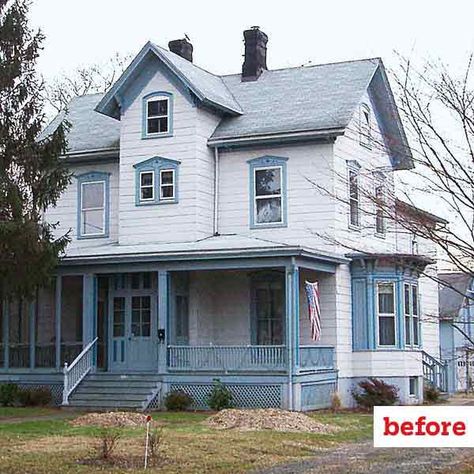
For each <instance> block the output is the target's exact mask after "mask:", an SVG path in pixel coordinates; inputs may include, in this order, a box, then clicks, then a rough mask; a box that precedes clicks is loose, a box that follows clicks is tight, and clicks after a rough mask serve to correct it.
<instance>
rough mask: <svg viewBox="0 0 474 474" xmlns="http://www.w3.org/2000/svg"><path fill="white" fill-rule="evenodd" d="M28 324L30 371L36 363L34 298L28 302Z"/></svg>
mask: <svg viewBox="0 0 474 474" xmlns="http://www.w3.org/2000/svg"><path fill="white" fill-rule="evenodd" d="M28 324H29V333H30V341H29V342H30V369H34V368H35V362H36V360H35V359H36V331H35V329H36V298H35V299H33V300H31V301H29V302H28Z"/></svg>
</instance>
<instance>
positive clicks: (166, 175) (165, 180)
mask: <svg viewBox="0 0 474 474" xmlns="http://www.w3.org/2000/svg"><path fill="white" fill-rule="evenodd" d="M161 184H173V171H162V172H161Z"/></svg>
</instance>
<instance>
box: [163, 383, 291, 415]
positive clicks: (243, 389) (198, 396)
mask: <svg viewBox="0 0 474 474" xmlns="http://www.w3.org/2000/svg"><path fill="white" fill-rule="evenodd" d="M226 387H227V388H228V389H229V390H230V391H231V392H232V396H233V402H234V406H236V407H239V408H281V407H282V405H283V384H268V385H263V384H262V385H250V384H230V383H226ZM169 390H170V391H174V390H182V391H183V392H185V393H187V394H188V395H190V396H191V397H192V398H193V400H194V403H193V405H192V406H191V408H192V409H194V410H206V409H209V406H208V399H209V395H210V394H211V390H212V384H205V383H203V384H197V383H195V384H188V383H180V384H173V383H172V384H170V386H169Z"/></svg>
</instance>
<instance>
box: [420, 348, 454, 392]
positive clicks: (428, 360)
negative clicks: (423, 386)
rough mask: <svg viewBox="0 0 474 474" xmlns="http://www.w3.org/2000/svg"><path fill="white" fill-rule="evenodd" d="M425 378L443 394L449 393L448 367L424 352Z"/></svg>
mask: <svg viewBox="0 0 474 474" xmlns="http://www.w3.org/2000/svg"><path fill="white" fill-rule="evenodd" d="M421 356H422V363H423V378H424V379H425V380H426V381H427V382H428V383H429V384H431V385H433V386H434V387H435V388H437V389H438V390H440V391H441V392H447V391H448V366H447V364H446V363H443V362H440V361H439V360H438V359H436V358H434V357H433V356H431V355H430V354H428V353H427V352H425V351H422V353H421Z"/></svg>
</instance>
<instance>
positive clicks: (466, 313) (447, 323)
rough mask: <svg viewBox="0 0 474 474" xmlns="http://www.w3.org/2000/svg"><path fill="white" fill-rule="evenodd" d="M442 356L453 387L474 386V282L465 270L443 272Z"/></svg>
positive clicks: (440, 291)
mask: <svg viewBox="0 0 474 474" xmlns="http://www.w3.org/2000/svg"><path fill="white" fill-rule="evenodd" d="M438 278H439V279H440V281H441V283H440V285H439V317H440V351H441V359H442V360H443V361H444V362H445V363H446V364H447V366H448V381H449V391H450V392H455V391H457V390H471V389H472V387H473V384H472V380H473V374H474V344H473V343H472V341H473V340H474V327H473V325H474V301H473V299H472V298H473V296H474V282H473V278H472V277H471V276H470V275H467V274H465V273H459V272H453V273H440V274H439V275H438Z"/></svg>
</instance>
